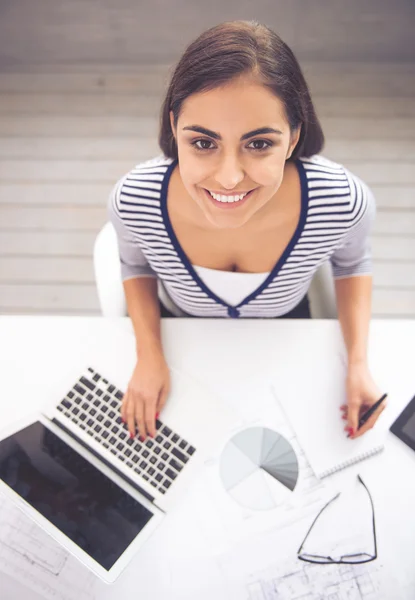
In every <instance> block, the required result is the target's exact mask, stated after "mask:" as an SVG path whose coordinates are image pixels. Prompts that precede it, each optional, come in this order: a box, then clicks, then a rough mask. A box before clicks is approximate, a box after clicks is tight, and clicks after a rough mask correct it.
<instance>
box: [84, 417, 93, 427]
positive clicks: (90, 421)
mask: <svg viewBox="0 0 415 600" xmlns="http://www.w3.org/2000/svg"><path fill="white" fill-rule="evenodd" d="M86 424H87V425H88V426H89V427H91V425H93V424H94V419H88V421H87V422H86Z"/></svg>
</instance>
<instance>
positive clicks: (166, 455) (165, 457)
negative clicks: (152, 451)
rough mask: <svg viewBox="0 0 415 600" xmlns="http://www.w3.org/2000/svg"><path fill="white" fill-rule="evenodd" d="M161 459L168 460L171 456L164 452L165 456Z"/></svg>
mask: <svg viewBox="0 0 415 600" xmlns="http://www.w3.org/2000/svg"><path fill="white" fill-rule="evenodd" d="M161 458H162V459H163V460H167V459H168V458H169V455H168V454H167V452H163V454H162V455H161Z"/></svg>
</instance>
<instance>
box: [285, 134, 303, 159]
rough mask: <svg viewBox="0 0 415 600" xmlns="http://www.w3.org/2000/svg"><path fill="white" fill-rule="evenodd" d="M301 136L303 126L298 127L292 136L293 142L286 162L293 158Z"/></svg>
mask: <svg viewBox="0 0 415 600" xmlns="http://www.w3.org/2000/svg"><path fill="white" fill-rule="evenodd" d="M300 135H301V125H299V126H298V128H297V129H296V130H295V132H294V134H293V135H292V136H291V142H290V145H289V147H288V152H287V157H286V159H285V160H288V159H289V158H291V154H292V153H293V152H294V148H295V147H296V145H297V144H298V140H299V139H300Z"/></svg>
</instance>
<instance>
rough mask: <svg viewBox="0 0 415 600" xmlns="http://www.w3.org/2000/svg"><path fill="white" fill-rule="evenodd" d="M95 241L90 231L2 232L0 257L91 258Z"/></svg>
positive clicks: (93, 234)
mask: <svg viewBox="0 0 415 600" xmlns="http://www.w3.org/2000/svg"><path fill="white" fill-rule="evenodd" d="M95 239H96V233H94V232H92V231H67V232H65V233H63V232H60V233H54V232H53V231H42V232H38V231H24V232H20V231H12V232H10V231H2V232H1V235H0V256H2V257H5V256H28V255H29V256H31V257H32V258H33V257H35V256H67V257H69V256H78V257H81V256H82V257H91V256H92V253H93V248H94V243H95Z"/></svg>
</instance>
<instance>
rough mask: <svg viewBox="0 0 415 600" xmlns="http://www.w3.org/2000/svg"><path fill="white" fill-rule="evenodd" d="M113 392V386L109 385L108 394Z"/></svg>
mask: <svg viewBox="0 0 415 600" xmlns="http://www.w3.org/2000/svg"><path fill="white" fill-rule="evenodd" d="M114 390H115V387H114V386H113V385H110V386H109V387H108V391H109V392H110V394H112V392H113V391H114Z"/></svg>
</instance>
